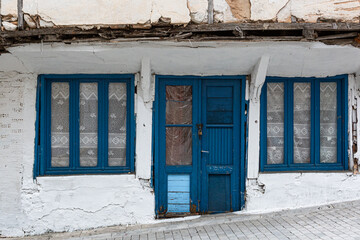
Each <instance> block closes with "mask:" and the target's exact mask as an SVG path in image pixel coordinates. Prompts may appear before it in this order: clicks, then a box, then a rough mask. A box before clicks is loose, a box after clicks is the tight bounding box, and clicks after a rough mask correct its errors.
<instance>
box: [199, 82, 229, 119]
mask: <svg viewBox="0 0 360 240" xmlns="http://www.w3.org/2000/svg"><path fill="white" fill-rule="evenodd" d="M233 101H234V97H233V87H232V86H208V87H207V89H206V112H207V113H206V123H207V124H231V123H233Z"/></svg>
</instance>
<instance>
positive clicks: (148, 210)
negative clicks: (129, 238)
mask: <svg viewBox="0 0 360 240" xmlns="http://www.w3.org/2000/svg"><path fill="white" fill-rule="evenodd" d="M7 55H9V54H7ZM1 58H2V59H3V60H5V59H6V58H4V55H2V56H1ZM8 60H10V61H11V58H9V59H8ZM10 65H12V64H10ZM23 67H24V66H23ZM24 68H25V69H26V67H24ZM17 69H18V71H23V70H20V69H21V66H17ZM25 69H24V71H25V72H26V70H25ZM18 71H9V72H0V109H1V111H0V130H1V132H0V157H1V161H0V181H1V184H0V212H1V214H0V236H23V235H32V234H41V233H45V232H47V231H57V232H63V231H74V230H79V229H88V228H94V227H102V226H111V225H124V224H136V223H150V222H152V221H154V208H155V205H154V204H155V203H154V195H153V193H152V189H151V188H150V187H149V184H148V181H147V180H141V179H137V178H136V177H135V175H134V174H122V175H83V176H55V177H37V179H36V180H35V181H34V180H33V164H34V139H35V118H36V112H35V99H36V82H37V74H32V73H29V74H27V73H19V72H18Z"/></svg>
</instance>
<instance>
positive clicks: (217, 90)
mask: <svg viewBox="0 0 360 240" xmlns="http://www.w3.org/2000/svg"><path fill="white" fill-rule="evenodd" d="M232 94H233V88H232V87H226V86H222V87H218V86H216V87H208V88H207V89H206V96H207V97H209V98H224V97H225V98H228V97H232Z"/></svg>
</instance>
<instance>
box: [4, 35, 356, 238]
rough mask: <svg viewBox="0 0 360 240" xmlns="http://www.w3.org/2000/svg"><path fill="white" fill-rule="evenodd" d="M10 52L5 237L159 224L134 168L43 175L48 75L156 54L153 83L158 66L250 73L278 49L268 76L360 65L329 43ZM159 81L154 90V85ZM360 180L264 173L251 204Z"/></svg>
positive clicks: (123, 69) (301, 200)
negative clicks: (41, 123)
mask: <svg viewBox="0 0 360 240" xmlns="http://www.w3.org/2000/svg"><path fill="white" fill-rule="evenodd" d="M9 50H10V52H11V53H9V54H2V55H1V56H0V124H1V125H0V130H1V131H0V159H1V161H0V182H1V184H0V212H1V214H0V232H1V233H0V234H2V235H5V236H20V235H23V234H39V233H43V232H45V231H47V230H52V231H70V230H75V229H84V228H92V227H99V226H108V225H117V224H127V223H131V224H135V223H145V222H149V223H150V222H153V220H152V219H153V217H154V195H153V193H151V190H150V189H149V188H147V187H146V186H145V185H146V184H143V183H142V181H140V180H138V179H136V178H135V176H134V175H106V176H101V175H88V176H59V177H39V178H38V179H37V181H35V182H34V181H33V179H32V170H33V163H34V137H35V128H34V123H35V94H36V77H37V74H38V73H136V72H139V71H140V69H141V66H142V65H141V64H142V63H141V60H142V59H143V57H144V56H147V57H148V58H149V61H150V63H151V70H150V66H149V67H148V70H146V71H145V70H144V71H143V76H145V75H147V77H146V79H148V81H150V79H151V77H150V76H149V75H150V72H153V73H155V74H176V75H191V74H194V75H222V74H224V75H236V74H240V75H241V74H249V73H251V72H252V70H253V69H254V66H255V65H256V63H257V62H258V61H259V58H260V57H261V56H263V55H264V54H266V55H268V56H269V57H270V62H269V66H268V75H273V76H321V77H323V76H328V75H338V74H344V73H354V72H356V71H357V70H358V69H360V61H355V60H356V59H360V50H359V49H357V48H354V47H349V46H347V47H338V46H327V45H324V44H319V43H292V42H281V43H270V42H269V43H266V42H264V43H217V42H207V43H196V42H191V43H172V42H166V43H162V42H159V43H152V42H140V43H119V44H92V45H90V44H71V45H64V44H44V45H41V44H31V45H23V46H18V47H14V48H11V49H9ZM214 59H216V60H214ZM149 65H150V64H149ZM94 66H96V67H95V68H94ZM143 66H145V65H144V64H143ZM20 72H22V73H20ZM29 73H31V74H29ZM141 84H145V85H147V84H146V83H141ZM146 88H147V87H146ZM144 89H145V88H144ZM149 89H151V92H152V91H153V89H152V87H151V83H150V87H149ZM141 91H142V89H141V90H140V89H139V91H138V93H139V94H140V95H139V96H138V98H137V99H138V101H142V102H141V104H139V105H137V108H136V109H137V112H138V113H139V112H141V113H142V117H143V118H142V119H141V121H139V123H140V124H141V123H144V124H145V126H148V127H150V126H151V120H150V116H151V112H150V109H151V108H150V107H149V104H150V103H151V96H152V93H151V94H150V96H149V95H148V96H147V97H144V96H145V94H144V93H141ZM147 94H149V93H147ZM150 105H151V104H150ZM9 124H10V125H9ZM137 127H138V130H139V129H142V127H141V126H137ZM142 131H144V132H145V133H142ZM150 133H151V129H149V128H147V129H142V130H139V131H138V133H137V134H138V135H137V139H140V138H141V137H142V136H143V134H144V135H145V134H146V138H144V139H149V138H150V136H151V134H150ZM142 144H150V142H149V143H142ZM148 146H150V145H148ZM146 152H147V153H148V152H150V151H149V149H148V148H147V151H146ZM139 153H140V152H139ZM141 154H144V155H142V156H143V157H144V158H142V159H141V160H144V159H148V160H144V162H143V164H138V163H137V173H138V174H139V178H145V179H147V178H148V177H149V174H150V172H149V171H150V168H149V166H150V165H149V160H150V159H151V157H149V156H148V154H146V153H145V152H141ZM139 162H141V161H139ZM145 165H146V166H145ZM144 166H145V168H143V167H144ZM359 181H360V178H359V176H355V177H353V176H348V174H347V173H344V172H341V173H304V174H302V175H301V174H300V173H277V174H260V177H259V179H258V182H257V181H256V180H252V181H249V182H248V186H247V197H246V201H247V202H246V204H247V205H246V208H247V210H248V211H253V212H254V211H258V212H263V211H270V210H279V209H284V208H296V207H306V206H310V205H317V204H325V203H330V202H334V201H344V200H354V199H360V192H359V191H358V190H357V188H358V186H359V183H360V182H359ZM261 183H262V184H264V185H265V188H262V184H261Z"/></svg>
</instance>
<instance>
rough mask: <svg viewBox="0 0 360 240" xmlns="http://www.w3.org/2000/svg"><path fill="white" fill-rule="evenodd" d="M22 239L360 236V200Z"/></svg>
mask: <svg viewBox="0 0 360 240" xmlns="http://www.w3.org/2000/svg"><path fill="white" fill-rule="evenodd" d="M185 219H186V218H185ZM21 239H26V240H30V239H31V240H34V239H37V240H38V239H39V240H43V239H49V240H55V239H56V240H57V239H71V240H80V239H81V240H82V239H101V240H102V239H112V240H115V239H116V240H135V239H136V240H143V239H144V240H145V239H146V240H153V239H176V240H177V239H179V240H180V239H196V240H203V239H211V240H213V239H344V240H350V239H360V201H354V202H346V203H340V204H334V205H327V206H321V207H316V208H307V209H298V210H288V211H281V212H275V213H268V214H234V213H228V214H218V215H208V216H201V217H198V218H195V219H194V218H192V219H187V220H181V221H177V222H161V223H159V224H152V225H151V224H149V225H137V226H130V227H120V226H118V227H109V228H102V229H96V230H91V231H78V232H73V233H61V234H47V235H41V236H35V237H26V238H21Z"/></svg>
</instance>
